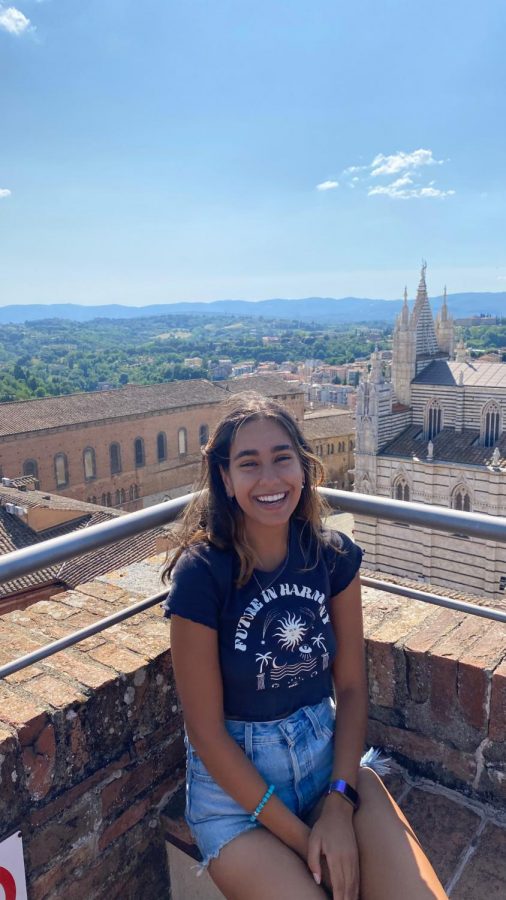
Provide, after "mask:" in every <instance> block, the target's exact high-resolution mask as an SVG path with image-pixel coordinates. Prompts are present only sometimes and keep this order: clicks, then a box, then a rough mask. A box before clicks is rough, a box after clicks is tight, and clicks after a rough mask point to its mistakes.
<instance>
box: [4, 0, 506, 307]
mask: <svg viewBox="0 0 506 900" xmlns="http://www.w3.org/2000/svg"><path fill="white" fill-rule="evenodd" d="M504 45H505V7H504V2H503V0H489V2H488V3H486V4H483V5H481V6H480V5H478V4H476V3H475V2H473V3H471V2H469V0H458V2H457V0H445V2H441V0H437V2H436V0H425V2H424V3H423V4H420V3H415V2H414V0H381V2H379V3H378V0H354V2H353V3H351V2H348V3H343V2H341V0H333V2H327V0H313V2H311V3H310V2H309V0H304V2H302V0H282V2H281V0H198V2H196V0H177V2H176V0H143V2H142V3H140V2H136V3H133V2H131V0H106V2H103V0H102V2H98V0H42V2H41V0H38V2H37V0H12V4H11V2H10V0H0V115H1V120H0V121H1V126H0V129H1V130H0V135H1V140H0V305H6V304H9V303H49V302H75V303H85V304H100V303H109V302H112V303H126V304H131V305H139V306H142V305H146V304H148V303H165V302H172V301H177V300H213V299H225V298H241V299H246V300H260V299H265V298H269V297H305V296H312V295H315V296H316V295H318V296H334V297H340V296H345V295H354V296H362V297H363V296H369V297H387V298H394V297H400V296H401V294H402V291H403V288H404V284H405V283H407V285H408V290H409V293H410V296H412V295H413V293H414V291H415V290H416V284H417V280H418V272H419V266H420V260H421V258H422V257H425V258H426V259H427V260H428V266H429V267H428V272H427V280H428V287H429V292H430V293H431V294H439V293H441V290H442V287H443V284H445V283H446V284H447V285H448V291H449V293H455V292H457V291H466V290H469V291H479V290H488V291H504V290H506V249H505V247H506V243H505V225H506V165H505V159H506V153H505V150H506V146H505V145H506V141H505V137H506V108H505V107H506V100H505V97H506V92H505V90H504V85H505V84H506V54H505V53H504Z"/></svg>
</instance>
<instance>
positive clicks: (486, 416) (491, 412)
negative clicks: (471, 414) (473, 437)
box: [480, 400, 502, 447]
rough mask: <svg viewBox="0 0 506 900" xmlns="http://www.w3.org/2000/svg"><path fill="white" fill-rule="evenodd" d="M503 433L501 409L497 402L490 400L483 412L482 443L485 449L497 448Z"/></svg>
mask: <svg viewBox="0 0 506 900" xmlns="http://www.w3.org/2000/svg"><path fill="white" fill-rule="evenodd" d="M501 433H502V417H501V407H500V406H499V404H498V403H496V401H495V400H489V401H488V402H487V403H485V405H484V406H483V408H482V410H481V421H480V443H481V444H482V446H483V447H495V445H496V444H497V443H498V441H499V438H500V437H501Z"/></svg>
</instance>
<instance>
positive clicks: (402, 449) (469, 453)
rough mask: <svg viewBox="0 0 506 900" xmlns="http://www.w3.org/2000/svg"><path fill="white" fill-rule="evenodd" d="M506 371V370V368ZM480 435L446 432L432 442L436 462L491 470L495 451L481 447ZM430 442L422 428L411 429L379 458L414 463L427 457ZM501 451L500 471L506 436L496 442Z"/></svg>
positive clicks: (505, 454) (505, 463)
mask: <svg viewBox="0 0 506 900" xmlns="http://www.w3.org/2000/svg"><path fill="white" fill-rule="evenodd" d="M505 368H506V366H505ZM479 439H480V432H479V431H478V430H477V429H472V428H464V429H463V430H462V431H460V432H457V431H454V430H453V428H443V429H442V430H441V431H440V432H439V434H436V435H435V436H434V437H433V438H432V444H433V447H434V452H433V459H434V462H437V461H441V462H453V463H464V464H465V465H468V466H469V465H471V466H473V465H474V466H491V465H492V454H493V452H494V447H483V446H481V444H480V443H479ZM427 443H428V442H427V439H426V438H425V437H424V436H423V429H422V428H421V427H420V425H410V426H409V428H406V430H405V431H403V432H402V434H400V435H399V437H396V438H394V440H393V441H390V443H389V444H386V446H385V447H383V448H382V449H381V450H380V452H379V455H380V456H400V457H404V458H409V459H411V458H412V457H413V456H419V457H421V458H426V457H427ZM497 446H498V447H499V454H500V458H499V463H498V466H499V468H502V467H505V466H506V432H503V434H502V435H501V437H500V438H499V440H498V442H497Z"/></svg>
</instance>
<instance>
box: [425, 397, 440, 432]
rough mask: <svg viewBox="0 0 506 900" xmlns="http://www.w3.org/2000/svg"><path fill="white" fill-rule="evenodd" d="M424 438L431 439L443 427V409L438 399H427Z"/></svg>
mask: <svg viewBox="0 0 506 900" xmlns="http://www.w3.org/2000/svg"><path fill="white" fill-rule="evenodd" d="M424 425H425V427H424V431H425V440H426V441H432V440H434V438H435V437H436V435H437V434H439V432H440V431H441V429H442V428H443V410H442V407H441V404H440V402H439V400H429V401H428V402H427V404H426V406H425V413H424Z"/></svg>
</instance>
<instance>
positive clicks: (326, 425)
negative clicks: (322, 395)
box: [303, 412, 355, 441]
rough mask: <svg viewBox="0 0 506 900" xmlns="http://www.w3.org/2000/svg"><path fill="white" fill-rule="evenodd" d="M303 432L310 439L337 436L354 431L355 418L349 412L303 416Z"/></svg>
mask: <svg viewBox="0 0 506 900" xmlns="http://www.w3.org/2000/svg"><path fill="white" fill-rule="evenodd" d="M303 428H304V434H305V436H306V437H307V438H308V440H310V441H315V440H319V439H322V438H331V437H339V436H340V435H343V434H351V433H352V432H354V431H355V419H354V417H353V416H352V414H351V413H350V412H348V414H347V415H341V414H338V415H332V414H330V415H326V416H318V417H315V418H306V417H304V423H303Z"/></svg>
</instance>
